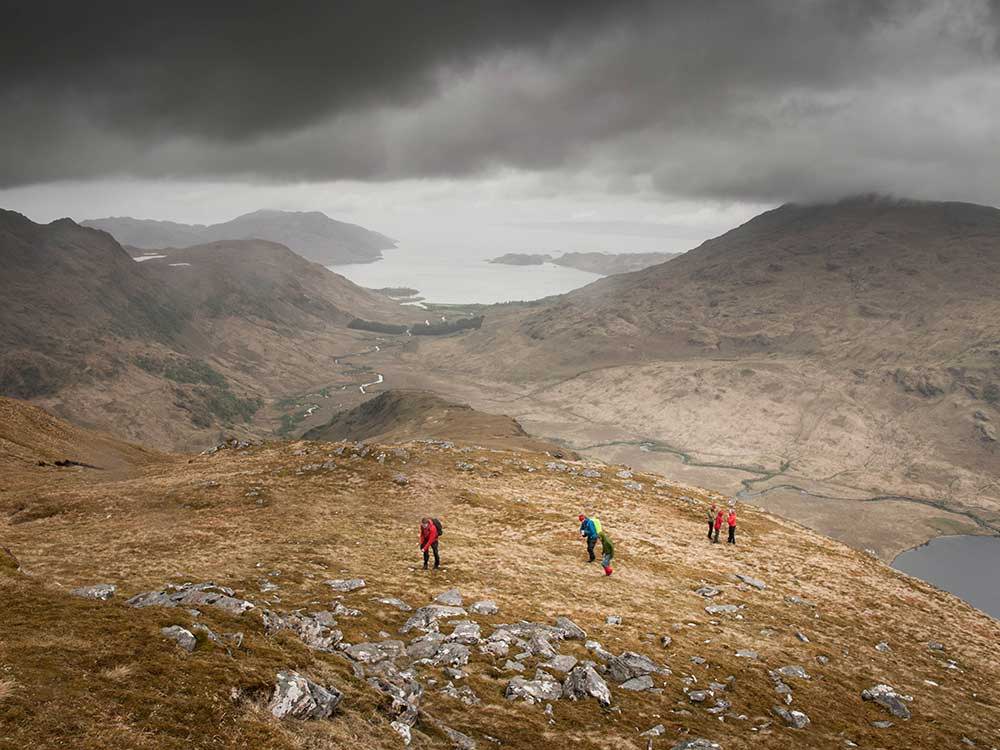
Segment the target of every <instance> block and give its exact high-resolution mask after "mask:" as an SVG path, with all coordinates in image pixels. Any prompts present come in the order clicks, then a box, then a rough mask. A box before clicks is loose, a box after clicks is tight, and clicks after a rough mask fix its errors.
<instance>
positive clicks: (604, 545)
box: [597, 529, 615, 576]
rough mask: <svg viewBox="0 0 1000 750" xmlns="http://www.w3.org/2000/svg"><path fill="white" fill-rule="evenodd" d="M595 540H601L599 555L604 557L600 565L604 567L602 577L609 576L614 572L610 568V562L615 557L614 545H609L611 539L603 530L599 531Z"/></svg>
mask: <svg viewBox="0 0 1000 750" xmlns="http://www.w3.org/2000/svg"><path fill="white" fill-rule="evenodd" d="M597 538H598V539H600V540H601V554H602V555H604V557H603V558H601V565H603V566H604V575H606V576H609V575H611V574H612V573H614V572H615V571H614V570H613V569H612V568H611V560H612V559H613V558H614V556H615V545H614V544H612V543H611V538H610V537H609V536H608V534H607V532H606V531H604V530H603V529H601V532H600V533H599V534H598V535H597Z"/></svg>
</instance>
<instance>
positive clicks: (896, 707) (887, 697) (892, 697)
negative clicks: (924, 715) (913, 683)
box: [861, 684, 913, 719]
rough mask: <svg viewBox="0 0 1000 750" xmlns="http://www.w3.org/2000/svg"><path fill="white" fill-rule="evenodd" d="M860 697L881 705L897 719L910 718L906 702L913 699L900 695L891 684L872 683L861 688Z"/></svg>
mask: <svg viewBox="0 0 1000 750" xmlns="http://www.w3.org/2000/svg"><path fill="white" fill-rule="evenodd" d="M861 699H862V700H864V701H871V702H872V703H874V704H875V705H877V706H881V707H882V708H884V709H885V710H886V711H888V712H889V713H890V714H892V715H893V716H895V717H896V718H897V719H909V718H910V709H909V707H908V706H907V705H906V703H907V702H908V701H911V700H913V699H912V698H911V697H910V696H908V695H900V694H899V693H898V692H896V690H895V689H894V688H893V687H892V686H891V685H885V684H879V685H873V686H872V687H870V688H867V689H866V690H862V691H861Z"/></svg>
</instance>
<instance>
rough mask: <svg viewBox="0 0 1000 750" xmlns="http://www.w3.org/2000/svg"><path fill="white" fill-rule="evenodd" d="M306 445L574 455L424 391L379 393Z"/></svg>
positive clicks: (508, 422)
mask: <svg viewBox="0 0 1000 750" xmlns="http://www.w3.org/2000/svg"><path fill="white" fill-rule="evenodd" d="M303 438H304V439H306V440H377V441H379V442H383V443H386V442H405V441H409V440H418V439H431V440H451V441H459V442H463V443H474V444H476V445H483V446H486V447H489V448H506V449H508V450H510V449H516V448H525V449H529V450H534V451H538V452H546V451H547V452H550V453H552V454H553V455H557V456H558V457H560V458H562V457H563V456H564V455H566V456H570V457H573V458H575V457H576V456H575V454H573V453H572V452H571V451H567V450H565V449H563V448H560V447H559V446H557V445H554V444H552V443H546V442H545V441H542V440H536V439H533V438H532V437H530V436H529V435H528V433H526V432H525V431H524V428H523V427H521V425H520V424H518V422H517V420H516V419H512V418H511V417H506V416H502V415H498V414H487V413H485V412H481V411H476V410H475V409H473V408H472V407H471V406H468V405H466V404H456V403H453V402H451V401H446V400H445V399H443V398H441V397H440V396H436V395H434V394H433V393H429V392H427V391H385V392H383V393H380V394H379V395H378V396H376V397H375V398H373V399H370V400H369V401H365V402H364V403H363V404H360V405H358V406H356V407H355V408H354V409H352V410H350V411H347V412H342V413H340V414H338V415H337V416H335V417H334V418H333V419H332V420H331V421H330V422H328V423H327V424H325V425H323V426H321V427H314V428H313V429H311V430H309V431H308V432H307V433H305V435H303Z"/></svg>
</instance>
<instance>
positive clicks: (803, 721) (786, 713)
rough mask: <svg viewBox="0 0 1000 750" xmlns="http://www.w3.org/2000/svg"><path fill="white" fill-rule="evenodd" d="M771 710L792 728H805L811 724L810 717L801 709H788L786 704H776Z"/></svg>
mask: <svg viewBox="0 0 1000 750" xmlns="http://www.w3.org/2000/svg"><path fill="white" fill-rule="evenodd" d="M771 712H772V713H773V714H774V715H775V716H777V717H779V718H780V719H781V720H782V721H784V722H785V724H786V725H787V726H789V727H792V729H805V728H806V727H807V726H809V724H810V722H809V717H808V716H806V715H805V714H804V713H802V712H801V711H796V710H794V709H787V708H785V707H784V706H774V707H772V708H771Z"/></svg>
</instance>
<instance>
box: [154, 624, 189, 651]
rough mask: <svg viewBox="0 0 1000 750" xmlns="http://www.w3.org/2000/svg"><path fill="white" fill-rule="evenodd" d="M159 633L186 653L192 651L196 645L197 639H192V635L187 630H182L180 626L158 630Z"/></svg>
mask: <svg viewBox="0 0 1000 750" xmlns="http://www.w3.org/2000/svg"><path fill="white" fill-rule="evenodd" d="M160 632H161V633H162V634H163V635H165V636H166V637H167V638H169V639H170V640H172V641H174V642H175V643H176V644H177V645H178V646H180V647H181V648H182V649H184V650H185V651H187V652H188V653H190V652H192V651H194V647H195V646H196V645H197V644H198V639H197V638H195V637H194V633H192V632H191V631H190V630H188V629H187V628H182V627H181V626H180V625H171V626H170V627H168V628H160Z"/></svg>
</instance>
